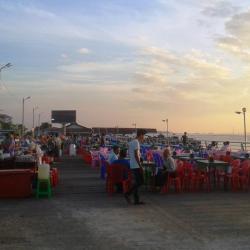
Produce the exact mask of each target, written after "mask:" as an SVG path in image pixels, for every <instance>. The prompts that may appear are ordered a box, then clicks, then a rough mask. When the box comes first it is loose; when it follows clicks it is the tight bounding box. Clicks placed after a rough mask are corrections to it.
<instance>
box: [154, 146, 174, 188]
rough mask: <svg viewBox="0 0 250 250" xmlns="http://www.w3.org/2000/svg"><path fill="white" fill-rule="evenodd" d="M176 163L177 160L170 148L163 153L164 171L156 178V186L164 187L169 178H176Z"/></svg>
mask: <svg viewBox="0 0 250 250" xmlns="http://www.w3.org/2000/svg"><path fill="white" fill-rule="evenodd" d="M176 168H177V166H176V162H175V159H174V158H173V157H172V156H171V152H170V149H169V148H166V149H165V150H164V151H163V170H159V172H158V174H157V176H156V186H163V185H164V184H165V183H166V181H167V180H168V177H169V176H171V177H176Z"/></svg>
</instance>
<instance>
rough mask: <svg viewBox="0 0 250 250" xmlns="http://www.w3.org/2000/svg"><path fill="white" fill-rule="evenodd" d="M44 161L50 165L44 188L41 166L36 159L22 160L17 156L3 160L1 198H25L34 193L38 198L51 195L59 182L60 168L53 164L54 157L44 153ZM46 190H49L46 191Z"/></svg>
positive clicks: (0, 180) (0, 183) (0, 176)
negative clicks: (40, 172) (40, 174)
mask: <svg viewBox="0 0 250 250" xmlns="http://www.w3.org/2000/svg"><path fill="white" fill-rule="evenodd" d="M42 162H44V163H46V164H47V165H48V166H49V172H48V176H47V178H46V179H47V187H46V188H43V184H42V185H40V183H41V178H39V168H40V167H41V166H38V165H37V162H36V161H20V159H19V160H18V159H17V158H7V159H5V160H2V161H1V164H0V167H1V168H0V198H25V197H30V196H32V195H33V194H34V193H36V197H37V198H39V197H40V196H44V194H45V196H47V197H51V195H52V192H51V190H52V188H54V187H56V186H57V185H58V183H59V173H58V169H57V168H55V167H53V166H52V165H53V162H54V158H53V157H50V156H48V155H44V156H43V157H42ZM51 164H52V165H51ZM43 182H44V181H43ZM44 190H47V191H46V192H45V193H44ZM40 194H41V195H40Z"/></svg>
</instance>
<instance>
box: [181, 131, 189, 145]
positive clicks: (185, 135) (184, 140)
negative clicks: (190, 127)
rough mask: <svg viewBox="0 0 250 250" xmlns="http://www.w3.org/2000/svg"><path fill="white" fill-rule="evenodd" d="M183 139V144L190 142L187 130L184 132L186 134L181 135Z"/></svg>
mask: <svg viewBox="0 0 250 250" xmlns="http://www.w3.org/2000/svg"><path fill="white" fill-rule="evenodd" d="M181 141H182V143H183V145H187V143H188V137H187V132H184V135H183V136H182V137H181Z"/></svg>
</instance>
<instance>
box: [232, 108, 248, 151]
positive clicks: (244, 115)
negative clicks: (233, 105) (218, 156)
mask: <svg viewBox="0 0 250 250" xmlns="http://www.w3.org/2000/svg"><path fill="white" fill-rule="evenodd" d="M246 111H247V109H246V108H242V111H235V113H236V114H238V115H240V114H243V119H244V141H245V151H246V150H247V129H246Z"/></svg>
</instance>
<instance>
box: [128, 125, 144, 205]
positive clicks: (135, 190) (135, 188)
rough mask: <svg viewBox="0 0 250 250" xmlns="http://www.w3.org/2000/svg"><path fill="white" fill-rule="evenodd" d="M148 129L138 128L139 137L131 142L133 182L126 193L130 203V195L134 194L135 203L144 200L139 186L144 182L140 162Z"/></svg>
mask: <svg viewBox="0 0 250 250" xmlns="http://www.w3.org/2000/svg"><path fill="white" fill-rule="evenodd" d="M145 134H146V131H145V130H143V129H138V130H137V137H136V138H135V139H134V140H132V141H131V142H130V143H129V149H128V150H129V157H130V169H131V171H132V178H133V180H132V181H133V184H132V187H131V189H130V190H129V191H128V192H127V193H126V194H125V199H126V201H127V202H128V203H131V201H130V195H131V194H133V196H134V204H135V205H141V204H144V202H142V201H140V197H139V187H140V186H141V185H142V184H143V169H142V166H141V162H140V143H142V142H143V140H144V135H145Z"/></svg>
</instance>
